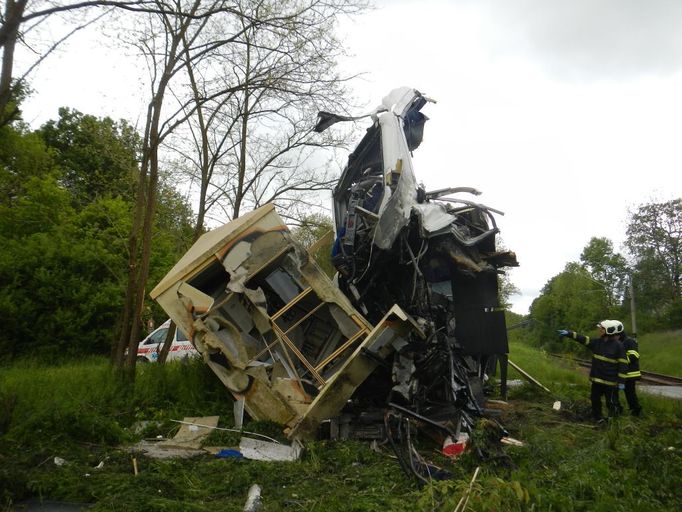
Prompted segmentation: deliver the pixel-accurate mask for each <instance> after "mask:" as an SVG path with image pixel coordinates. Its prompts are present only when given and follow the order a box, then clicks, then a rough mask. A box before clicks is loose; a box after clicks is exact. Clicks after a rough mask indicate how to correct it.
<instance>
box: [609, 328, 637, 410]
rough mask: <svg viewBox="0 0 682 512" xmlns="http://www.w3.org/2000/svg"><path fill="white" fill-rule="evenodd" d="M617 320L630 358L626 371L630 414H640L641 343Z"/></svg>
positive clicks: (627, 355) (618, 329)
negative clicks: (638, 391)
mask: <svg viewBox="0 0 682 512" xmlns="http://www.w3.org/2000/svg"><path fill="white" fill-rule="evenodd" d="M615 322H616V333H617V334H618V339H619V340H620V342H621V343H622V344H623V348H624V349H625V358H626V359H627V360H628V369H627V372H625V399H626V400H627V402H628V407H629V408H630V414H632V415H633V416H639V415H640V414H641V412H642V406H641V405H639V400H638V399H637V389H636V385H637V381H638V380H639V379H640V378H641V377H642V373H641V372H640V371H639V345H638V344H637V340H636V339H634V338H632V337H630V336H628V335H627V334H626V333H625V328H624V327H623V323H622V322H620V321H618V320H616V321H615Z"/></svg>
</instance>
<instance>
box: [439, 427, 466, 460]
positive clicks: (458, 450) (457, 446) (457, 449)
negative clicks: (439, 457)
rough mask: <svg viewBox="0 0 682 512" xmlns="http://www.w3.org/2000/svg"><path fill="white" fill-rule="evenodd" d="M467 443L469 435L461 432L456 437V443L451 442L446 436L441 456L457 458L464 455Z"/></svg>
mask: <svg viewBox="0 0 682 512" xmlns="http://www.w3.org/2000/svg"><path fill="white" fill-rule="evenodd" d="M468 442H469V434H467V433H466V432H461V433H460V434H459V436H458V437H457V441H456V442H455V441H453V440H452V437H450V436H448V437H446V438H445V441H444V442H443V455H445V456H447V457H453V458H454V457H457V456H458V455H461V454H462V453H464V450H466V447H467V443H468Z"/></svg>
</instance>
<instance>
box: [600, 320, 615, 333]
mask: <svg viewBox="0 0 682 512" xmlns="http://www.w3.org/2000/svg"><path fill="white" fill-rule="evenodd" d="M619 323H620V322H618V320H602V321H601V322H599V323H598V324H597V325H598V326H599V327H601V328H602V329H604V331H606V335H607V336H615V335H616V334H618V324H619Z"/></svg>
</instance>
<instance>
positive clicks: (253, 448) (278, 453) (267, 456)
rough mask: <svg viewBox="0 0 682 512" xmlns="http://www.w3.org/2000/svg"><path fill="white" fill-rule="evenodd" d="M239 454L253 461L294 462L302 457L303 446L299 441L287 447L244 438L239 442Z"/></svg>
mask: <svg viewBox="0 0 682 512" xmlns="http://www.w3.org/2000/svg"><path fill="white" fill-rule="evenodd" d="M239 452H240V453H241V454H242V456H243V457H244V458H247V459H251V460H263V461H288V462H292V461H295V460H298V459H299V458H300V457H301V454H302V453H303V445H302V444H301V443H299V442H298V441H294V442H293V443H292V444H291V446H286V445H283V444H277V443H269V442H267V441H260V440H258V439H251V438H248V437H242V438H241V440H240V441H239Z"/></svg>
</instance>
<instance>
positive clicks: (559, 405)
mask: <svg viewBox="0 0 682 512" xmlns="http://www.w3.org/2000/svg"><path fill="white" fill-rule="evenodd" d="M552 409H554V410H555V411H558V410H560V409H561V402H560V401H559V400H557V401H556V402H554V404H553V405H552Z"/></svg>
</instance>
